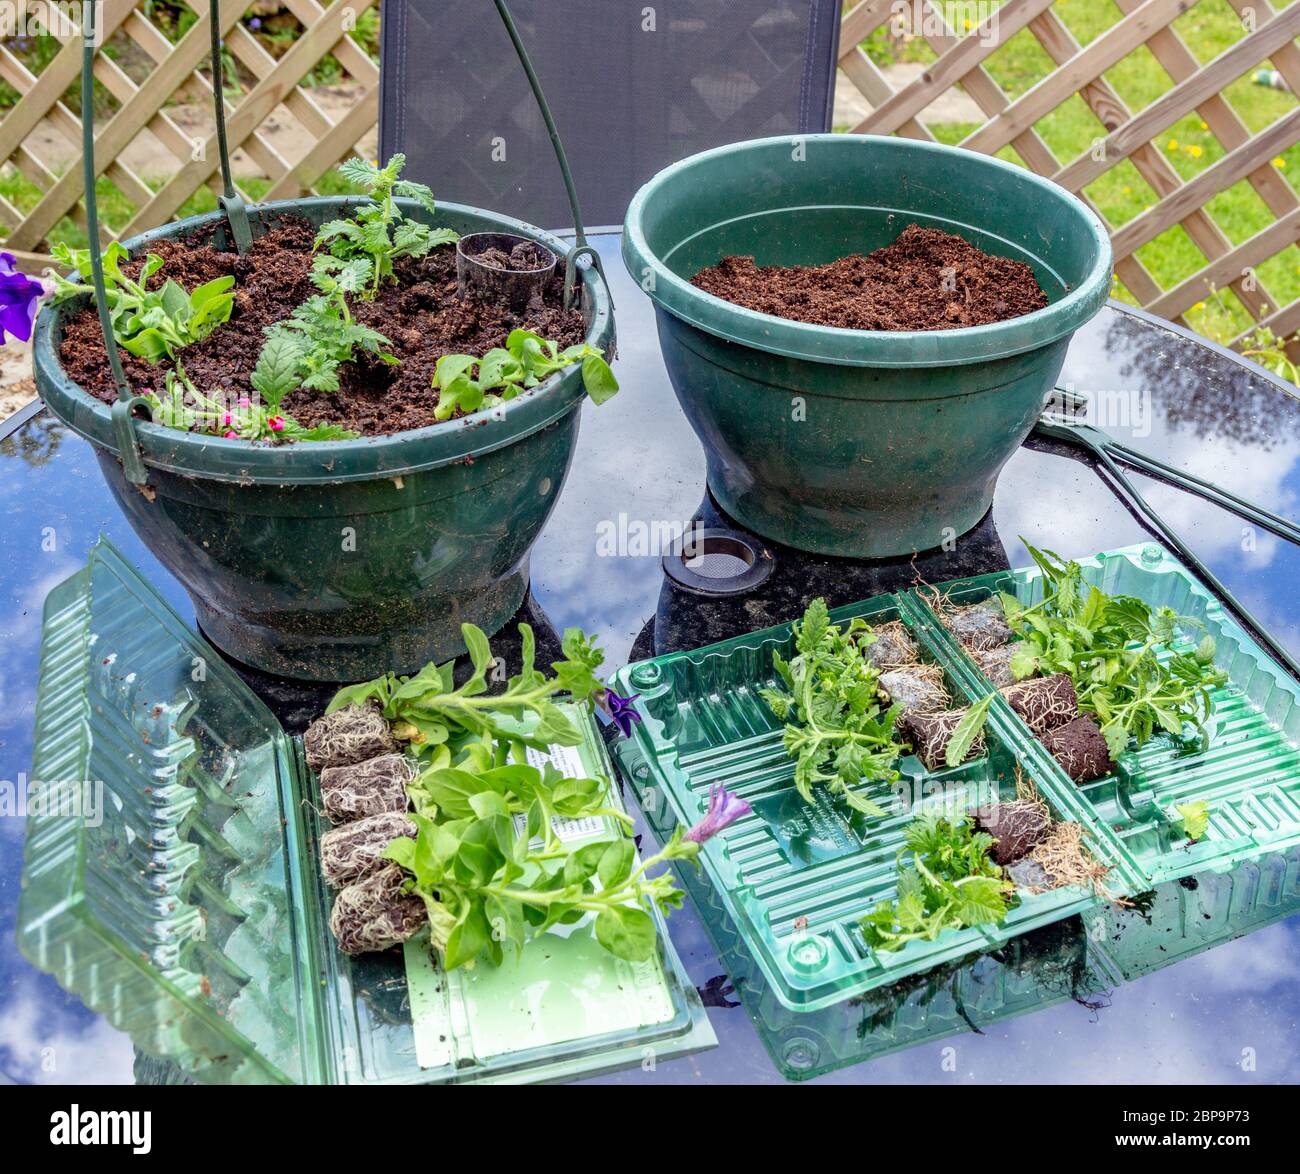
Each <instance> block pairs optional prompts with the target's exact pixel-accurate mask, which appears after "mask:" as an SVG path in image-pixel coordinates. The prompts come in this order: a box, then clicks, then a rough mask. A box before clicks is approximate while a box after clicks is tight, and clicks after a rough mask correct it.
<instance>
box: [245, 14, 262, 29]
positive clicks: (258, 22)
mask: <svg viewBox="0 0 1300 1174" xmlns="http://www.w3.org/2000/svg"><path fill="white" fill-rule="evenodd" d="M248 27H249V28H250V29H260V28H261V27H262V18H261V17H260V16H255V17H253V19H252V20H250V21H249V22H248Z"/></svg>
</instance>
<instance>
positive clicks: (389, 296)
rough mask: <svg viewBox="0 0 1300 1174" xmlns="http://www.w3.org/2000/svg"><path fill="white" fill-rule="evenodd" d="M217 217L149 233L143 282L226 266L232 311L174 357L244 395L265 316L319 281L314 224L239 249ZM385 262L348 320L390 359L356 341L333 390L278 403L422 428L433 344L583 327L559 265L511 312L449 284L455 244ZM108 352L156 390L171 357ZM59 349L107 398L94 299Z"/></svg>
mask: <svg viewBox="0 0 1300 1174" xmlns="http://www.w3.org/2000/svg"><path fill="white" fill-rule="evenodd" d="M215 227H216V226H215V225H212V226H209V227H207V228H205V229H201V230H200V231H199V232H197V233H194V234H192V235H190V236H189V237H186V238H184V239H183V240H160V241H155V242H153V243H151V244H150V246H149V247H148V249H147V251H148V252H152V253H157V254H158V256H160V257H162V258H163V267H162V269H161V270H160V272H159V273H157V274H156V275H155V276H154V277H153V278H151V279H150V283H149V284H150V287H151V288H158V287H159V286H161V285H162V284H163V282H165V281H166V280H167V279H168V278H171V279H172V280H174V281H177V282H179V283H180V284H181V285H183V286H184V287H185V288H186V289H187V290H192V289H194V288H195V287H196V286H198V285H202V284H203V283H204V282H207V281H211V280H213V279H214V278H217V277H221V276H224V275H226V274H231V275H233V276H234V278H235V288H234V293H235V305H234V309H233V311H232V312H231V315H230V320H229V321H228V322H226V323H225V324H224V325H222V326H219V327H218V328H217V329H216V330H214V331H213V332H212V334H210V335H209V336H208V337H207V338H206V339H204V340H203V341H202V342H198V343H195V344H193V345H192V346H188V347H186V348H185V349H184V350H183V351H181V352H180V362H181V365H182V366H183V367H184V368H185V372H186V374H187V375H189V377H190V378H191V379H192V380H193V381H194V384H195V386H196V387H197V388H198V389H199V390H200V391H203V392H205V393H208V394H212V393H215V392H218V391H225V392H227V393H228V394H230V395H252V394H253V392H252V386H251V384H250V383H249V376H250V375H251V374H252V372H253V368H254V366H256V364H257V356H258V355H259V354H260V353H261V350H262V344H263V343H264V342H265V341H266V334H265V329H266V327H268V326H271V325H273V324H274V323H276V322H279V321H281V320H282V319H284V318H287V317H288V316H289V315H290V314H291V313H292V312H293V311H294V309H295V308H296V307H297V306H299V305H300V304H301V303H302V302H304V301H305V300H306V299H307V298H309V297H311V296H312V295H313V294H314V293H316V292H317V290H316V287H315V286H314V285H312V283H311V280H310V278H309V276H308V274H309V271H310V269H311V263H312V258H313V253H312V242H313V241H314V240H315V235H316V230H315V229H314V228H313V227H312V225H311V224H310V222H308V221H307V220H305V219H303V218H302V217H299V216H282V217H280V218H278V219H277V220H276V221H275V222H274V223H273V224H272V226H271V228H270V231H268V232H267V233H266V235H264V236H262V237H259V238H258V239H257V240H255V241H254V242H253V246H252V248H251V249H250V250H249V252H248V253H247V254H245V255H244V256H242V257H241V256H239V255H238V254H237V253H234V252H225V251H219V250H217V249H214V248H213V247H212V243H211V237H212V234H213V232H214V231H215ZM143 263H144V255H143V253H142V254H141V255H140V256H139V257H137V258H135V259H133V260H132V261H131V262H130V264H128V265H126V266H124V268H125V270H126V272H127V273H129V274H130V275H131V276H136V275H137V274H138V272H139V269H140V267H141V265H143ZM395 271H396V276H397V281H395V282H386V283H385V284H384V285H383V286H381V288H380V290H379V293H378V294H377V295H376V296H375V297H374V298H373V299H372V300H370V301H366V300H363V299H361V298H356V299H351V300H350V301H349V305H350V307H351V309H352V313H353V316H354V317H355V318H356V320H357V321H359V322H363V323H365V324H366V325H367V326H371V327H373V328H374V329H376V330H378V331H379V332H380V333H382V334H383V335H385V336H386V337H387V338H388V339H389V340H390V342H391V343H392V346H391V348H390V350H391V353H392V354H394V355H396V356H397V358H398V359H399V360H400V365H399V366H395V367H393V366H389V365H387V364H385V363H383V362H381V361H380V360H379V359H377V358H375V357H374V356H372V355H368V354H364V353H362V352H360V351H358V352H357V357H356V361H355V362H352V363H345V364H344V365H343V366H342V367H341V368H340V369H339V375H340V380H341V386H340V388H339V390H338V391H337V392H334V393H317V392H310V391H305V390H302V389H299V390H298V391H295V392H292V393H290V394H289V395H288V396H286V397H285V400H284V404H283V407H284V410H285V411H286V412H287V413H288V414H289V415H291V416H293V417H294V418H295V419H297V421H298V422H299V423H300V424H303V425H308V426H310V425H313V424H337V425H339V426H340V427H343V428H348V429H351V430H353V431H356V432H360V433H361V434H362V435H363V436H381V435H386V434H390V433H394V432H405V431H409V430H411V429H414V428H424V427H427V426H429V425H431V424H436V423H438V421H437V420H435V418H434V415H433V412H434V409H435V408H436V407H437V405H438V393H437V392H436V391H434V390H433V387H432V381H433V373H434V368H435V367H436V365H437V362H438V360H439V359H440V358H441V357H442V356H443V355H446V354H468V355H476V356H481V355H483V354H485V353H486V352H487V351H489V350H491V349H492V348H493V347H501V346H505V343H506V339H507V338H508V337H509V335H510V332H511V331H512V330H515V329H518V328H521V327H522V328H524V329H528V330H533V331H536V332H537V333H538V334H540V335H542V336H543V337H544V338H552V339H554V340H555V341H556V342H557V343H559V345H560V347H561V349H563V348H564V347H568V346H574V345H576V344H577V343H580V342H582V341H583V339H584V338H585V337H586V326H585V324H584V322H583V316H582V312H581V311H580V310H578V309H576V308H575V309H571V310H565V309H564V278H563V276H562V275H561V274H560V273H559V272H557V273H556V275H555V277H554V278H553V279H552V280H551V282H550V283H549V284H548V285H547V287H546V289H545V290H544V291H543V294H542V296H541V298H535V299H534V300H533V302H532V303H531V304H530V305H529V306H528V308H527V309H526V310H524V311H523V312H521V313H519V314H515V313H512V312H511V310H510V309H509V308H508V307H507V306H505V305H497V304H490V303H487V302H483V301H480V300H478V299H476V298H473V297H468V298H466V299H464V300H462V299H461V298H459V297H458V296H457V294H456V248H455V246H454V245H447V246H444V247H443V248H440V249H436V250H435V251H434V252H432V253H430V254H429V255H428V256H427V257H418V258H403V259H401V260H399V261H398V262H397V264H396V267H395ZM118 354H119V355H120V356H121V359H122V366H123V369H124V371H125V373H126V378H127V382H128V383H129V384H130V387H131V390H132V392H134V393H136V394H143V393H144V392H147V391H153V392H156V393H161V392H162V391H163V389H164V385H165V379H166V373H167V371H168V370H169V368H170V364H169V363H167V362H162V363H159V364H157V365H151V364H149V363H146V362H145V361H144V360H142V359H138V358H136V357H135V356H134V355H129V354H127V353H126V352H125V351H124V350H122V349H121V348H120V347H119V348H118ZM606 357H607V358H608V357H612V356H606ZM59 358H60V360H61V361H62V363H63V367H64V370H65V371H66V372H67V374H68V377H69V378H71V379H72V380H74V381H75V382H76V383H78V384H80V385H81V386H82V387H83V388H85V389H86V391H88V392H89V393H90V394H91V395H93V396H95V397H96V398H98V399H100V400H103V401H104V402H105V403H112V402H113V400H114V399H116V398H117V389H116V387H115V385H114V383H113V377H112V374H111V372H110V371H109V367H108V363H107V362H106V358H105V354H104V339H103V336H102V334H101V333H100V328H99V319H98V317H97V315H96V313H95V308H94V306H93V305H90V306H87V307H86V308H84V309H82V310H80V311H78V312H77V313H76V314H74V315H73V316H72V318H71V319H70V320H69V322H68V323H67V327H66V329H65V332H64V337H63V341H62V342H61V344H60V346H59Z"/></svg>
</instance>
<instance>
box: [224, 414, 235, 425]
mask: <svg viewBox="0 0 1300 1174" xmlns="http://www.w3.org/2000/svg"><path fill="white" fill-rule="evenodd" d="M221 422H222V423H223V424H225V425H226V426H227V427H229V426H230V425H231V424H233V423H234V422H235V417H234V416H232V415H231V414H230V413H229V412H227V413H226V414H225V415H224V416H222V417H221Z"/></svg>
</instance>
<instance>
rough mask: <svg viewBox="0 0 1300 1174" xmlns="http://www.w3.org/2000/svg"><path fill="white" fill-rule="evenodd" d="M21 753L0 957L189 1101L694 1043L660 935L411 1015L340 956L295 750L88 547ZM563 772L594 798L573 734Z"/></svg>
mask: <svg viewBox="0 0 1300 1174" xmlns="http://www.w3.org/2000/svg"><path fill="white" fill-rule="evenodd" d="M34 743H35V745H34V756H33V766H32V772H31V778H32V779H34V780H41V783H40V784H33V796H34V797H35V798H36V799H37V802H36V803H34V804H33V803H30V802H29V816H28V833H27V845H26V856H25V862H24V870H23V891H22V894H21V897H20V900H19V910H18V943H19V947H20V949H21V950H22V952H23V954H24V955H25V956H26V957H27V958H28V959H29V960H30V961H31V962H32V964H33V965H34V966H36V967H37V968H38V969H41V970H43V971H46V972H48V973H50V974H52V975H54V977H55V978H56V979H57V981H58V982H59V983H60V985H61V986H63V987H64V988H65V989H66V990H68V991H70V992H72V993H74V994H76V995H78V996H79V997H80V998H81V999H82V1000H83V1001H84V1002H85V1003H86V1004H87V1006H89V1007H91V1008H93V1009H94V1010H95V1011H97V1012H99V1013H101V1014H103V1015H104V1016H106V1017H107V1019H108V1020H109V1022H110V1023H112V1024H113V1025H114V1026H115V1027H117V1028H119V1029H120V1030H122V1031H124V1032H126V1033H128V1034H129V1035H130V1036H131V1038H132V1039H133V1040H134V1042H135V1043H136V1044H137V1045H138V1046H139V1047H140V1048H141V1049H142V1050H143V1051H145V1052H147V1053H148V1054H149V1055H152V1056H154V1057H157V1058H160V1059H165V1060H169V1061H172V1062H174V1063H175V1064H176V1065H177V1067H178V1068H179V1069H180V1071H182V1072H183V1073H185V1074H186V1075H188V1076H190V1077H192V1078H194V1079H196V1080H199V1081H203V1082H210V1083H242V1082H281V1083H283V1082H302V1083H433V1082H443V1083H446V1082H462V1081H463V1082H475V1081H485V1082H491V1081H516V1082H528V1081H538V1080H559V1079H567V1078H572V1077H575V1076H580V1075H587V1074H590V1073H592V1072H597V1071H603V1070H607V1069H609V1068H616V1067H622V1066H625V1065H629V1064H638V1063H641V1062H643V1060H644V1059H645V1057H646V1056H648V1055H653V1056H654V1057H656V1058H657V1059H661V1060H664V1059H668V1058H670V1057H672V1056H674V1055H679V1054H682V1053H684V1052H688V1051H694V1050H698V1049H699V1048H702V1047H709V1046H712V1045H713V1044H714V1043H715V1042H716V1040H715V1039H714V1036H713V1033H712V1030H711V1029H710V1027H709V1024H708V1019H707V1017H706V1015H705V1012H704V1009H703V1007H702V1006H701V1004H700V1001H699V997H698V995H697V994H696V992H695V990H694V988H693V987H692V986H691V985H690V983H689V982H688V981H687V978H686V975H685V972H684V970H683V969H682V966H681V963H680V961H679V960H678V958H677V955H676V953H675V952H674V950H673V948H672V944H671V942H670V941H669V939H668V936H667V932H666V929H665V927H664V925H663V923H662V920H660V922H659V941H660V950H659V953H658V956H657V957H655V958H653V959H651V960H650V961H649V962H646V963H642V964H640V965H638V966H635V967H634V966H629V965H628V964H626V963H624V962H622V961H620V960H619V959H616V958H614V956H613V955H611V954H608V953H607V952H605V951H603V950H599V949H596V948H595V947H594V943H592V942H591V940H590V937H591V935H590V928H589V927H587V928H586V929H584V927H583V926H582V925H577V926H574V927H571V928H570V930H569V932H568V933H567V934H565V935H559V934H550V933H548V934H545V935H542V936H540V937H538V938H536V939H534V940H533V941H531V942H530V943H529V944H528V946H527V947H526V948H525V950H524V952H523V956H522V957H521V958H520V959H519V960H518V961H517V962H513V963H512V961H511V960H507V962H506V964H505V965H504V966H503V967H502V968H500V969H493V968H490V967H488V966H486V965H485V964H482V963H481V964H480V966H479V967H477V968H475V970H472V971H471V970H464V969H461V970H457V971H454V972H452V973H451V974H442V973H438V972H435V971H432V968H431V967H428V966H427V965H426V970H428V971H429V973H427V974H423V975H421V982H420V984H419V986H420V989H419V991H418V993H417V994H418V998H415V999H414V1001H416V1002H418V1003H419V1005H418V1007H416V1008H415V1009H414V1013H413V992H412V988H411V986H410V985H409V984H408V981H407V971H406V968H405V967H404V964H403V952H402V951H397V950H394V951H388V952H386V953H383V954H373V955H365V956H361V957H357V958H348V957H345V956H344V955H343V954H341V953H340V952H339V951H338V950H337V949H336V947H335V945H334V942H333V939H332V938H331V937H330V936H329V932H328V930H327V928H326V921H327V917H328V911H329V908H330V904H331V901H332V894H331V893H330V892H328V891H327V890H326V888H325V886H324V884H323V882H322V881H321V879H320V874H319V869H318V867H317V862H316V843H317V838H318V836H319V833H320V830H321V822H320V820H319V818H318V817H317V815H316V814H315V812H316V809H317V808H318V807H319V802H318V798H319V796H318V794H317V790H316V781H315V779H314V778H313V777H312V776H311V775H310V774H309V772H308V771H307V769H306V766H305V764H304V762H303V759H302V749H301V741H300V740H299V739H295V738H290V737H288V736H287V735H286V734H285V732H284V731H283V729H281V727H280V725H279V723H278V722H277V721H276V720H275V718H274V716H273V715H272V714H271V712H270V711H269V710H268V709H267V708H266V707H265V706H264V705H263V704H262V702H261V701H260V700H259V699H258V698H257V697H256V696H255V695H254V694H253V693H252V692H251V691H250V690H249V689H248V687H247V686H246V685H245V684H244V682H243V681H241V680H240V678H239V677H238V676H237V675H236V674H235V672H234V671H233V670H232V669H231V668H230V667H229V666H228V665H226V664H225V662H224V661H222V660H221V658H220V657H219V656H218V655H217V654H216V653H215V652H213V650H212V649H211V648H210V647H208V645H206V644H205V643H204V642H203V641H202V640H201V639H200V638H199V637H198V636H197V635H196V634H195V633H194V631H193V630H192V629H191V628H190V627H188V626H187V625H186V624H185V623H184V622H183V621H182V620H181V618H180V617H179V616H177V615H176V614H175V612H173V611H172V610H171V609H170V608H168V607H167V605H166V604H165V603H164V602H163V600H162V599H161V598H160V597H159V596H158V594H157V593H156V592H155V591H154V590H153V589H152V588H151V587H149V586H148V584H146V583H145V582H144V581H143V580H142V579H141V578H140V576H139V575H138V574H137V573H136V572H135V570H134V569H133V568H132V567H131V566H130V565H129V564H128V563H127V562H126V561H125V560H124V559H123V558H122V557H121V555H120V554H119V553H118V552H117V551H116V550H115V549H114V548H113V547H112V546H111V545H110V544H108V543H107V542H106V541H102V540H101V542H100V544H99V545H97V546H96V547H95V549H94V550H93V551H92V553H91V557H90V560H89V562H88V564H87V566H86V567H85V568H84V569H83V570H81V571H79V572H77V573H76V574H75V575H73V576H72V577H71V578H70V579H68V580H67V581H66V582H64V583H62V584H60V585H59V586H58V587H56V588H55V589H54V591H53V592H51V594H50V596H49V599H48V601H47V603H46V609H45V623H44V633H43V643H42V653H41V679H40V685H39V688H38V694H37V709H36V731H35V738H34ZM576 750H577V753H578V754H579V756H580V758H581V759H582V764H583V767H584V769H585V770H586V771H588V772H589V774H590V775H591V777H599V776H604V777H607V778H609V777H611V775H612V771H611V768H610V766H609V763H608V759H607V758H606V757H605V754H604V749H603V744H602V743H601V741H600V739H599V736H598V735H597V733H596V730H595V727H594V725H592V724H591V722H590V719H589V718H588V719H586V737H585V740H584V743H583V744H582V745H581V746H580V747H578V748H576ZM608 802H610V803H617V802H618V799H617V791H616V789H612V790H611V792H610V795H609V796H608ZM410 949H412V947H409V946H408V951H409V950H410Z"/></svg>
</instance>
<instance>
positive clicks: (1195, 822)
mask: <svg viewBox="0 0 1300 1174" xmlns="http://www.w3.org/2000/svg"><path fill="white" fill-rule="evenodd" d="M1174 810H1175V811H1176V812H1177V813H1178V818H1179V820H1180V821H1181V822H1182V825H1183V835H1185V836H1186V837H1187V838H1188V839H1189V840H1191V841H1192V842H1193V843H1195V841H1197V840H1199V839H1200V838H1201V837H1202V836H1204V835H1205V833H1206V832H1207V831H1209V829H1210V805H1209V804H1208V803H1206V802H1205V801H1204V800H1203V799H1197V800H1195V801H1194V802H1191V803H1179V804H1177V805H1176V806H1175V807H1174Z"/></svg>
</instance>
